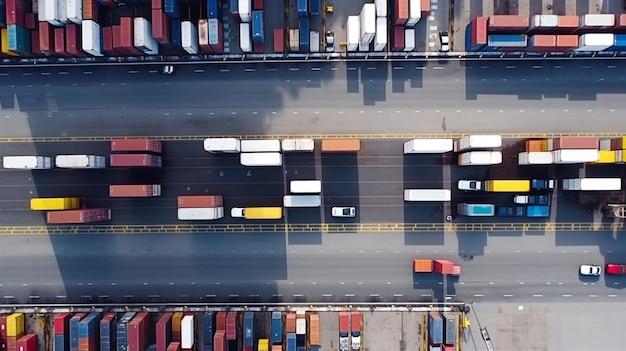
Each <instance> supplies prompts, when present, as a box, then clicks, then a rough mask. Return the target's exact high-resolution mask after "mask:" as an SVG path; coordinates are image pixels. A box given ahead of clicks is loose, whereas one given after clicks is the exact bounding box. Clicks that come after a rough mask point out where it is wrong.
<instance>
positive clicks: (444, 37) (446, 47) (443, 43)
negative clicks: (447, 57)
mask: <svg viewBox="0 0 626 351" xmlns="http://www.w3.org/2000/svg"><path fill="white" fill-rule="evenodd" d="M439 44H440V47H439V51H441V52H448V51H450V35H448V32H446V31H441V32H439Z"/></svg>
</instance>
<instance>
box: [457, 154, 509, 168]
mask: <svg viewBox="0 0 626 351" xmlns="http://www.w3.org/2000/svg"><path fill="white" fill-rule="evenodd" d="M501 163H502V152H500V151H470V152H466V153H463V154H461V155H459V166H481V165H483V166H486V165H498V164H501Z"/></svg>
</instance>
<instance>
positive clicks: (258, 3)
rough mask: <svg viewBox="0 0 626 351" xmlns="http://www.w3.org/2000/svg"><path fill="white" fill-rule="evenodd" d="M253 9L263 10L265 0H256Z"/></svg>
mask: <svg viewBox="0 0 626 351" xmlns="http://www.w3.org/2000/svg"><path fill="white" fill-rule="evenodd" d="M252 9H253V10H263V0H254V1H253V2H252Z"/></svg>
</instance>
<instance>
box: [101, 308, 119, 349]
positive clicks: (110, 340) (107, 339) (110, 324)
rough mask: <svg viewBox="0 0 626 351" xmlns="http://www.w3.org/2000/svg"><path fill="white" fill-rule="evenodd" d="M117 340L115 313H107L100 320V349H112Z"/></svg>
mask: <svg viewBox="0 0 626 351" xmlns="http://www.w3.org/2000/svg"><path fill="white" fill-rule="evenodd" d="M116 340H117V314H116V313H107V314H105V315H104V317H102V319H101V320H100V351H114V350H115V349H116V347H115V346H116Z"/></svg>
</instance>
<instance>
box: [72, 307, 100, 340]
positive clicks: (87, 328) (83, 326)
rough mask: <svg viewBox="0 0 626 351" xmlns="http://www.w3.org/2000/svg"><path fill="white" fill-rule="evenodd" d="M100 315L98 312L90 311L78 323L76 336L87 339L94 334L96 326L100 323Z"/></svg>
mask: <svg viewBox="0 0 626 351" xmlns="http://www.w3.org/2000/svg"><path fill="white" fill-rule="evenodd" d="M100 318H101V315H100V313H99V312H93V313H90V314H89V315H88V316H87V317H85V318H83V319H82V320H81V321H80V322H79V323H78V338H80V339H87V338H89V337H90V336H92V335H94V334H95V332H96V327H97V326H98V323H100Z"/></svg>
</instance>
